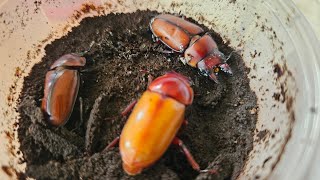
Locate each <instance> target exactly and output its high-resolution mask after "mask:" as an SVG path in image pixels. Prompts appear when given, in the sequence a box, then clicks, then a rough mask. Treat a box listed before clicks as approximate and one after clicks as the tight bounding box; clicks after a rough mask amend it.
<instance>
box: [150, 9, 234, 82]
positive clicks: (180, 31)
mask: <svg viewBox="0 0 320 180" xmlns="http://www.w3.org/2000/svg"><path fill="white" fill-rule="evenodd" d="M150 29H151V31H152V33H153V35H154V37H155V38H156V40H160V41H161V42H163V43H164V44H165V45H166V46H167V47H169V48H170V49H171V50H172V51H175V52H179V53H183V52H184V58H182V59H181V60H182V62H183V63H187V64H188V65H190V66H192V67H197V68H198V69H199V70H200V72H201V73H203V74H204V75H205V76H209V77H210V79H212V80H214V81H215V82H217V83H218V79H217V75H218V73H219V71H220V70H221V71H223V72H225V73H228V74H230V75H232V71H231V68H230V67H229V65H228V64H227V63H226V62H227V60H228V58H226V57H225V55H224V54H223V53H222V52H220V51H219V49H218V46H217V44H216V42H215V41H214V40H213V39H212V37H211V36H210V35H209V34H207V33H206V34H204V35H203V36H200V34H203V32H204V31H203V29H202V28H201V27H199V26H197V25H195V24H193V23H191V22H189V21H186V20H184V19H182V18H179V17H176V16H173V15H169V14H161V15H158V16H156V17H154V18H153V19H152V20H151V22H150Z"/></svg>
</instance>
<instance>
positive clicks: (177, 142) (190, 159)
mask: <svg viewBox="0 0 320 180" xmlns="http://www.w3.org/2000/svg"><path fill="white" fill-rule="evenodd" d="M172 143H173V144H174V145H178V146H179V147H180V148H181V149H182V151H183V153H184V154H185V155H186V157H187V160H188V162H189V164H190V165H191V166H192V168H193V169H194V170H196V171H198V172H200V173H210V174H217V173H218V172H217V170H216V169H200V166H199V164H198V163H197V162H196V160H194V158H193V156H192V154H191V153H190V151H189V149H188V148H187V147H186V146H185V145H184V144H183V141H182V140H181V139H179V138H177V137H175V138H174V139H173V141H172Z"/></svg>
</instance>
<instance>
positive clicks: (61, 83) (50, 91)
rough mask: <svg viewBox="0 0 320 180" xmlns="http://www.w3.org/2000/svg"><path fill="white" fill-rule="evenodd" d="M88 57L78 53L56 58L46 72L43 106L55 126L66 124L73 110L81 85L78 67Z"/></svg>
mask: <svg viewBox="0 0 320 180" xmlns="http://www.w3.org/2000/svg"><path fill="white" fill-rule="evenodd" d="M85 64H86V59H85V58H84V57H82V56H79V55H77V54H66V55H64V56H62V57H60V58H59V59H58V60H56V61H55V62H54V63H53V64H52V65H51V67H50V70H49V71H48V72H47V74H46V79H45V84H44V97H43V98H42V105H41V108H42V110H43V112H44V113H45V115H46V116H47V117H48V118H47V119H48V120H49V123H50V124H52V125H54V126H61V125H64V124H65V123H66V122H67V121H68V119H69V117H70V115H71V113H72V110H73V106H74V104H75V101H76V98H77V94H78V91H79V85H80V75H79V71H78V69H79V68H81V67H83V66H84V65H85Z"/></svg>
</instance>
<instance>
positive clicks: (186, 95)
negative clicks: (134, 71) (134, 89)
mask: <svg viewBox="0 0 320 180" xmlns="http://www.w3.org/2000/svg"><path fill="white" fill-rule="evenodd" d="M190 85H191V81H190V79H189V78H187V77H185V76H183V75H182V74H179V73H176V72H168V73H166V74H165V75H163V76H160V77H158V78H157V79H155V80H154V81H152V82H151V83H150V85H149V87H148V89H149V90H150V91H152V92H157V93H160V94H162V95H164V96H168V97H171V98H173V99H175V100H177V101H179V102H180V103H182V104H185V105H189V104H191V103H192V101H193V90H192V88H191V87H190Z"/></svg>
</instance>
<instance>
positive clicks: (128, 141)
mask: <svg viewBox="0 0 320 180" xmlns="http://www.w3.org/2000/svg"><path fill="white" fill-rule="evenodd" d="M184 112H185V105H184V104H182V103H180V102H178V101H176V100H174V99H172V98H170V97H166V96H163V95H161V94H159V93H156V92H151V91H146V92H144V94H143V95H142V97H141V98H140V100H139V101H138V103H137V104H136V106H135V107H134V109H133V111H132V113H131V115H130V117H129V119H128V121H127V123H126V124H125V126H124V128H123V130H122V133H121V136H120V153H121V157H122V160H123V168H124V170H125V171H126V172H127V173H128V174H130V175H135V174H138V173H140V172H141V171H142V170H143V169H144V168H146V167H148V166H150V165H152V164H153V163H154V162H155V161H157V160H158V159H159V158H160V157H161V156H162V155H163V154H164V152H165V151H166V150H167V148H168V147H169V145H170V144H171V142H172V140H173V138H174V137H175V136H176V133H177V131H178V130H179V128H180V126H181V124H182V122H183V119H184Z"/></svg>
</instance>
